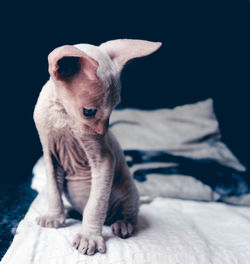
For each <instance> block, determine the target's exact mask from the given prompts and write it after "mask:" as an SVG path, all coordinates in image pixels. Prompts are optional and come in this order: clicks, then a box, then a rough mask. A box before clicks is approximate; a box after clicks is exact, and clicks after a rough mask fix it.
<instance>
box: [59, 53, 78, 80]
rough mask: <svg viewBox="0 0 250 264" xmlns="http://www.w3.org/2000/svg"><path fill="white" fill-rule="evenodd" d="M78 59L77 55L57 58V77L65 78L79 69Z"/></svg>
mask: <svg viewBox="0 0 250 264" xmlns="http://www.w3.org/2000/svg"><path fill="white" fill-rule="evenodd" d="M79 60H80V58H79V57H63V58H62V59H60V60H58V62H57V65H58V70H57V75H58V76H57V77H58V78H59V79H62V80H65V79H69V78H70V77H72V76H73V75H74V74H76V73H77V72H78V71H79V69H80V64H79Z"/></svg>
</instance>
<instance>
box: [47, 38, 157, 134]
mask: <svg viewBox="0 0 250 264" xmlns="http://www.w3.org/2000/svg"><path fill="white" fill-rule="evenodd" d="M160 46H161V43H160V42H151V41H144V40H130V39H118V40H112V41H108V42H105V43H103V44H102V45H100V46H93V45H88V44H79V45H74V46H70V45H66V46H62V47H59V48H56V49H55V50H53V51H52V52H51V53H50V54H49V56H48V61H49V73H50V75H51V79H52V81H53V82H54V84H55V88H56V93H57V95H58V99H59V100H60V102H61V103H62V104H63V106H64V108H65V111H66V112H67V114H68V115H70V117H71V118H73V120H75V122H76V123H77V124H78V125H79V126H80V127H81V129H83V130H84V131H85V132H87V133H94V134H98V135H104V134H105V133H106V131H107V129H108V123H109V116H110V114H111V111H112V110H113V109H114V107H115V106H116V105H117V104H118V103H119V102H120V90H121V86H120V73H121V71H122V69H123V67H124V65H125V64H126V63H127V62H128V61H129V60H131V59H133V58H136V57H142V56H146V55H149V54H151V53H153V52H154V51H156V50H157V49H158V48H159V47H160Z"/></svg>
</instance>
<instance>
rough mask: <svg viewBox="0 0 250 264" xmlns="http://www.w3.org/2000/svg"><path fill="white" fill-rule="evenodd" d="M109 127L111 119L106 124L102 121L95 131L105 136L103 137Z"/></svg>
mask: <svg viewBox="0 0 250 264" xmlns="http://www.w3.org/2000/svg"><path fill="white" fill-rule="evenodd" d="M108 127H109V119H108V120H106V121H105V122H103V121H100V122H99V123H98V124H97V125H96V129H95V131H96V133H97V134H98V135H101V136H103V135H104V134H105V133H106V132H107V130H108Z"/></svg>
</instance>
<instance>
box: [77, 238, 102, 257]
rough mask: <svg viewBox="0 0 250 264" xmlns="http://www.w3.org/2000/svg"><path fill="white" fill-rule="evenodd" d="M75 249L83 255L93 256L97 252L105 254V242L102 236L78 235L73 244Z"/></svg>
mask: <svg viewBox="0 0 250 264" xmlns="http://www.w3.org/2000/svg"><path fill="white" fill-rule="evenodd" d="M72 245H73V247H74V248H75V249H77V250H78V251H79V252H80V253H82V254H87V255H93V254H95V253H96V252H100V253H105V251H106V246H105V241H104V239H103V237H102V236H100V235H89V236H86V235H84V234H81V233H79V234H77V235H76V237H75V239H74V240H73V243H72Z"/></svg>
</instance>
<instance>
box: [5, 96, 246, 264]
mask: <svg viewBox="0 0 250 264" xmlns="http://www.w3.org/2000/svg"><path fill="white" fill-rule="evenodd" d="M211 105H212V102H211V100H208V101H205V102H202V103H198V104H196V105H194V106H185V107H183V108H176V109H173V110H159V111H158V112H157V111H154V112H147V111H146V112H143V111H138V110H124V111H117V112H115V113H114V115H113V117H112V120H111V121H113V122H116V123H117V125H114V126H113V127H112V130H113V132H114V133H115V134H116V135H117V136H118V139H119V141H120V142H121V144H122V146H123V148H124V149H149V150H151V149H154V150H162V149H166V150H167V151H169V152H171V151H172V153H173V154H180V153H181V154H183V155H187V156H191V157H194V158H196V157H205V158H207V157H211V158H214V157H215V158H216V159H217V160H218V161H219V162H220V163H221V164H224V165H228V166H231V167H233V168H235V169H238V170H242V171H243V170H244V166H243V165H242V164H240V163H239V161H238V160H237V159H236V158H235V157H234V155H233V154H232V153H231V152H230V150H228V149H227V147H226V146H225V145H224V144H223V143H221V142H220V141H219V131H218V123H217V120H216V118H215V117H214V116H213V115H212V114H211V112H212V110H211V109H210V110H209V111H207V109H208V108H211V107H212V106H211ZM136 115H137V118H136ZM149 116H150V117H149ZM125 117H126V118H127V117H129V118H128V119H126V120H125V122H124V121H123V122H120V123H119V120H121V119H124V118H125ZM164 118H165V119H164ZM134 119H135V120H139V121H140V123H141V124H144V125H145V130H143V131H142V130H141V128H138V127H137V126H136V124H134V126H133V122H134V121H133V120H134ZM163 119H164V120H168V122H167V123H166V125H165V126H164V122H163V121H164V120H163ZM150 120H151V121H152V122H149V121H150ZM188 120H189V121H188ZM117 121H118V122H117ZM154 121H155V122H154ZM171 122H172V125H171ZM118 123H119V124H120V125H119V126H118ZM126 123H127V126H129V127H127V128H128V129H129V130H127V131H129V133H128V132H126V133H125V131H126V126H125V125H126ZM181 124H182V125H181ZM183 126H184V131H186V133H183V130H182V127H183ZM119 127H120V128H119ZM171 127H172V128H171ZM192 127H193V128H195V129H191V128H192ZM155 129H156V130H155ZM159 129H160V130H159ZM171 130H172V132H171ZM156 131H158V132H159V133H155V132H156ZM187 131H189V132H188V133H187ZM193 131H196V133H193ZM214 131H217V132H216V133H214ZM165 132H166V134H165ZM209 133H211V137H210V138H208V139H207V137H206V135H207V134H209ZM128 135H129V138H128ZM162 135H163V136H162ZM171 135H172V139H171V138H170V137H171ZM213 135H214V136H213ZM197 137H198V138H199V140H196V139H197ZM203 137H205V139H207V140H205V139H204V140H201V139H202V138H203ZM211 138H214V140H211ZM163 140H164V141H163ZM158 177H159V176H158ZM163 177H164V176H163ZM165 177H166V176H165ZM173 177H174V176H173ZM173 177H172V176H171V177H169V178H168V179H169V182H168V183H167V185H168V186H169V187H168V188H164V191H167V192H166V193H165V196H171V197H182V198H190V196H192V193H195V195H194V197H191V198H190V199H192V198H193V199H196V198H197V200H199V199H204V200H206V198H204V197H202V195H204V192H206V193H207V194H206V195H210V196H211V197H214V198H213V199H214V200H216V199H217V198H216V197H215V196H214V195H216V194H215V193H213V191H212V190H210V189H209V187H208V186H204V185H203V184H202V183H201V182H197V181H196V180H194V179H190V181H189V182H188V181H186V179H187V180H188V179H189V178H185V179H184V176H180V177H179V178H173ZM155 179H157V178H155ZM176 179H177V180H176ZM147 182H149V183H150V185H151V182H150V180H148V181H147ZM152 183H154V181H152ZM189 184H190V185H189ZM45 185H46V176H45V170H44V164H43V160H42V159H40V160H39V161H38V163H37V164H36V166H35V167H34V178H33V181H32V188H34V189H36V190H37V191H38V192H39V195H38V196H37V198H36V199H35V200H34V202H33V203H32V205H31V207H30V209H29V211H28V212H27V214H26V216H25V218H24V219H23V220H22V221H21V222H20V224H19V226H18V228H17V232H16V235H15V237H14V241H13V243H12V245H11V247H10V248H9V250H8V251H7V253H6V255H5V256H4V258H3V259H2V262H1V263H2V264H17V263H21V264H22V263H23V264H39V263H41V264H45V263H46V264H50V263H51V264H52V263H53V264H57V263H58V264H69V263H70V264H71V263H72V264H73V263H79V264H81V263H87V264H92V263H93V264H94V263H95V264H101V263H105V264H123V263H124V264H133V263H135V264H147V263H149V264H168V263H169V264H175V263H176V264H177V263H178V264H196V263H197V264H208V263H209V264H211V263H212V264H217V263H218V264H219V263H220V264H227V263H230V264H231V263H240V264H249V263H250V208H249V207H244V206H232V205H227V204H224V203H218V202H217V203H216V202H201V201H187V200H181V199H171V198H166V197H165V198H164V197H156V198H154V199H153V201H152V202H151V203H144V204H142V205H141V207H140V212H139V230H138V232H137V233H136V234H135V235H134V236H133V237H131V238H128V239H125V240H123V239H121V238H117V237H115V236H113V234H112V232H111V229H110V227H107V226H104V228H103V234H104V237H105V239H106V241H107V253H106V254H100V253H97V254H95V255H94V256H86V255H81V254H79V253H78V252H77V251H76V250H75V249H74V248H73V247H72V246H71V242H72V240H73V237H74V235H75V234H76V233H77V232H78V231H79V229H80V225H81V223H80V221H78V220H74V219H67V221H66V225H65V227H62V228H59V229H50V228H42V227H40V226H38V225H36V223H35V218H36V216H38V215H41V214H44V213H45V212H46V207H47V201H46V193H45V189H46V186H45ZM160 185H161V184H160ZM155 188H158V187H157V185H156V182H155ZM146 189H147V188H146ZM158 189H159V188H158ZM144 191H145V189H144ZM155 191H156V193H157V191H158V192H159V190H155ZM151 192H152V189H151ZM212 194H213V195H212ZM163 196H164V195H163ZM213 199H211V200H213Z"/></svg>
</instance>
